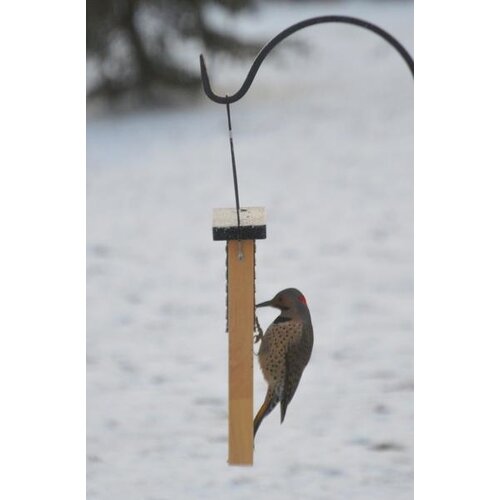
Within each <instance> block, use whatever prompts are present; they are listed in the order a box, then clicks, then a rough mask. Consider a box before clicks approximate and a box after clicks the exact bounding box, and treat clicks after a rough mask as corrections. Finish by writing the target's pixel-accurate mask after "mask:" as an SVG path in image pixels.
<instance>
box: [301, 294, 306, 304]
mask: <svg viewBox="0 0 500 500" xmlns="http://www.w3.org/2000/svg"><path fill="white" fill-rule="evenodd" d="M299 302H302V304H306V305H307V302H306V298H305V297H304V296H303V295H299Z"/></svg>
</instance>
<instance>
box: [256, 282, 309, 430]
mask: <svg viewBox="0 0 500 500" xmlns="http://www.w3.org/2000/svg"><path fill="white" fill-rule="evenodd" d="M266 306H271V307H276V308H277V309H279V310H280V315H279V316H278V317H277V318H276V319H275V320H274V321H273V323H271V325H269V327H268V328H267V330H266V333H265V334H264V336H263V337H262V342H261V345H260V348H259V353H258V357H259V364H260V367H261V370H262V373H263V375H264V378H265V379H266V382H267V384H268V388H267V393H266V397H265V399H264V403H263V404H262V406H261V408H260V410H259V411H258V413H257V415H256V416H255V419H254V422H253V435H254V437H255V435H256V434H257V430H258V429H259V426H260V424H261V423H262V420H263V419H264V417H266V416H267V415H269V413H271V411H272V410H273V409H274V407H275V406H276V405H277V404H278V403H281V423H283V420H284V419H285V414H286V409H287V407H288V404H289V403H290V401H291V400H292V398H293V395H294V394H295V391H296V390H297V387H298V385H299V382H300V378H301V376H302V372H303V371H304V368H305V367H306V365H307V363H308V362H309V359H310V357H311V352H312V347H313V340H314V339H313V327H312V323H311V315H310V313H309V308H308V307H307V302H306V299H305V297H304V295H303V294H302V293H301V292H300V291H299V290H297V289H296V288H287V289H286V290H282V291H281V292H278V293H277V294H276V295H275V296H274V298H272V299H271V300H268V301H266V302H262V303H260V304H257V305H256V306H255V307H266Z"/></svg>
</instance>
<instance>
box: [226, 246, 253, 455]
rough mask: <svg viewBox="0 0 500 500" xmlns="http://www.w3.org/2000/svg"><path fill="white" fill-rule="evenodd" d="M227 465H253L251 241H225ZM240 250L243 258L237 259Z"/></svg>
mask: <svg viewBox="0 0 500 500" xmlns="http://www.w3.org/2000/svg"><path fill="white" fill-rule="evenodd" d="M227 245H228V325H229V454H228V463H229V464H230V465H252V464H253V330H254V311H255V294H254V273H255V268H254V258H255V256H254V250H255V241H253V240H244V241H241V242H239V241H236V240H231V241H228V243H227ZM240 245H241V250H242V252H243V259H242V260H240V259H239V258H238V254H239V251H240Z"/></svg>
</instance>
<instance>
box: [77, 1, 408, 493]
mask: <svg viewBox="0 0 500 500" xmlns="http://www.w3.org/2000/svg"><path fill="white" fill-rule="evenodd" d="M332 13H338V14H345V15H353V16H357V17H362V18H364V19H366V20H368V21H371V22H374V23H376V24H379V25H380V26H381V27H383V28H385V29H386V30H388V31H389V32H390V33H391V34H393V35H394V36H395V37H396V38H398V39H399V40H400V41H401V42H402V43H403V44H404V45H405V46H406V47H407V48H408V50H409V51H410V52H411V53H412V52H413V5H412V3H410V2H366V3H365V2H346V3H343V2H334V3H331V4H329V3H325V2H320V3H315V2H309V3H308V4H307V5H306V6H304V5H297V6H291V5H290V4H286V5H282V6H280V5H272V6H271V5H270V6H266V7H265V8H262V9H260V10H259V11H257V12H254V13H249V14H246V15H244V16H241V17H239V18H238V19H237V20H236V21H234V20H228V19H225V18H223V17H222V16H220V14H218V13H217V12H214V22H220V23H225V24H226V25H227V27H228V29H230V28H231V29H236V30H237V31H238V33H240V34H242V35H244V36H248V37H249V38H255V37H257V38H259V37H260V38H261V39H263V40H267V39H269V38H271V37H272V36H274V35H275V34H277V33H278V32H279V31H281V30H282V29H284V28H285V27H287V26H288V25H290V24H292V23H294V22H296V21H300V20H302V19H305V18H307V17H312V16H316V15H322V14H332ZM273 54H274V55H273V57H271V58H269V59H268V60H266V62H265V63H264V66H263V67H262V68H261V70H260V71H259V73H258V75H257V78H256V80H255V82H254V84H253V86H252V89H251V90H250V91H249V93H248V94H247V95H246V96H245V98H244V99H243V100H242V101H239V102H238V103H236V104H234V105H233V107H232V112H233V129H234V136H235V147H236V158H237V163H238V172H239V183H240V196H241V202H242V205H248V206H264V207H266V209H267V214H268V238H267V239H266V240H264V241H259V242H258V244H257V300H258V301H261V300H266V299H269V298H271V296H272V295H274V293H276V292H277V291H279V290H280V289H282V288H286V287H289V286H294V287H297V288H299V289H300V290H302V291H303V292H304V294H305V295H306V297H307V299H308V302H309V306H310V310H311V314H312V318H313V324H314V328H315V345H314V351H313V355H312V359H311V362H310V364H309V366H308V367H307V368H306V371H305V373H304V376H303V378H302V381H301V384H300V386H299V389H298V391H297V393H296V395H295V397H294V399H293V401H292V403H291V404H290V406H289V409H288V412H287V417H286V420H285V422H284V424H283V425H282V426H280V424H279V412H273V413H272V414H271V415H270V416H269V417H268V418H267V419H266V420H265V421H264V422H263V424H262V426H261V428H260V430H259V435H258V436H257V440H256V448H255V457H254V460H255V465H254V466H253V467H252V468H240V467H229V466H227V465H226V457H227V441H226V437H227V408H226V406H227V405H226V391H227V338H226V334H225V333H224V328H225V309H224V304H225V281H224V280H225V268H224V259H225V255H224V244H223V243H222V242H213V241H212V237H211V216H212V208H214V207H226V206H228V207H230V206H233V204H234V200H233V193H232V179H231V168H230V156H229V148H228V139H227V131H226V117H225V110H224V107H223V106H220V105H216V104H214V103H212V102H211V101H208V99H200V100H198V101H195V102H193V103H192V105H191V106H190V107H189V108H183V109H179V110H170V111H165V110H159V111H156V112H155V111H149V112H141V113H135V114H128V115H122V116H113V117H105V116H96V115H93V114H90V115H89V120H88V128H87V163H88V171H87V182H88V185H87V244H88V255H87V266H88V278H87V295H88V300H87V311H88V312H87V329H88V334H87V339H88V343H87V358H88V361H87V391H88V394H87V397H88V398H87V430H88V441H87V455H88V465H87V473H88V483H87V484H88V498H89V499H102V500H136V499H137V500H139V499H141V500H142V499H144V500H166V499H181V498H182V499H204V498H206V499H212V498H213V499H226V498H227V499H252V500H256V499H260V498H262V499H273V500H279V499H290V498H304V499H323V498H324V499H331V498H335V499H339V500H343V499H346V500H358V499H359V500H366V499H367V498H369V499H371V500H376V499H380V500H400V499H401V500H403V499H410V498H412V497H413V333H412V331H413V323H412V321H413V250H412V249H413V163H412V162H413V86H412V80H411V76H410V73H409V71H408V69H407V68H406V66H405V64H404V62H403V60H402V59H401V58H400V56H399V55H398V54H397V53H396V52H395V51H394V49H392V48H391V47H390V46H389V45H388V44H387V43H386V42H384V41H383V40H382V39H380V38H379V37H377V36H375V35H374V34H373V33H370V32H368V31H365V30H362V29H360V28H356V27H352V26H342V25H324V26H317V27H313V28H308V29H307V30H304V31H302V32H300V33H298V34H296V35H294V36H293V37H292V38H291V39H290V41H286V42H284V43H282V44H281V45H280V46H279V47H278V48H277V49H276V50H275V51H273ZM186 58H189V60H190V61H191V60H192V61H193V63H192V64H193V65H196V64H197V50H196V47H188V48H186ZM207 64H208V68H209V73H210V75H211V78H212V85H213V86H214V88H215V89H216V91H218V92H219V93H226V92H227V93H233V92H234V91H235V90H236V89H237V88H239V86H240V85H241V83H242V81H243V78H244V76H245V75H246V73H247V71H248V68H249V66H250V61H242V62H238V63H234V62H232V63H230V62H229V61H225V60H223V59H220V60H219V59H215V60H214V59H213V57H210V56H208V57H207ZM273 316H274V313H273V312H272V311H262V313H260V314H259V317H260V322H261V324H262V325H263V326H264V325H267V324H268V323H269V322H270V321H271V320H272V319H273ZM264 393H265V384H264V382H263V380H262V376H261V373H260V371H259V369H258V365H257V364H256V365H255V411H256V410H257V409H258V406H259V405H260V404H261V402H262V400H263V397H264Z"/></svg>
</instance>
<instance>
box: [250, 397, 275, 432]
mask: <svg viewBox="0 0 500 500" xmlns="http://www.w3.org/2000/svg"><path fill="white" fill-rule="evenodd" d="M278 403H279V397H278V395H277V394H276V393H275V392H274V391H271V390H269V389H268V391H267V394H266V398H265V399H264V403H263V404H262V406H261V407H260V410H259V411H258V412H257V415H255V419H254V421H253V436H254V437H255V435H256V434H257V431H258V429H259V427H260V424H261V423H262V420H264V417H267V415H269V414H270V413H271V412H272V411H273V410H274V407H275V406H276V405H277V404H278Z"/></svg>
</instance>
